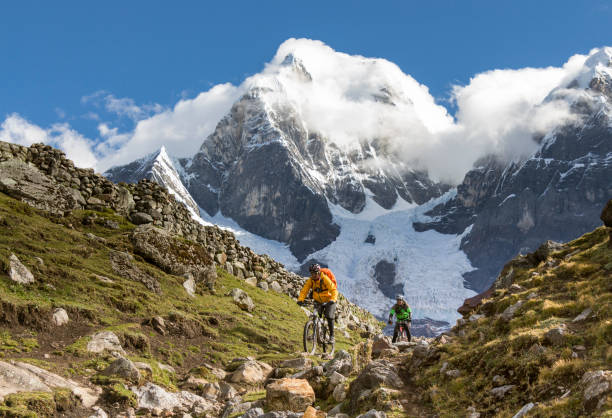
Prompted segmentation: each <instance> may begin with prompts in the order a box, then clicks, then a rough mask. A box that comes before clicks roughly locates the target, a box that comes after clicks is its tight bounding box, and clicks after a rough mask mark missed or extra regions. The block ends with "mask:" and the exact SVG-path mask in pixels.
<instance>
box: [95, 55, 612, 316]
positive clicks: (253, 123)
mask: <svg viewBox="0 0 612 418" xmlns="http://www.w3.org/2000/svg"><path fill="white" fill-rule="evenodd" d="M611 51H612V50H611V49H610V48H602V49H601V50H599V51H597V52H596V53H593V54H592V55H591V56H590V57H589V59H588V60H586V62H585V63H584V66H583V67H582V68H581V71H580V72H578V75H577V76H576V77H574V78H573V79H572V80H567V81H564V83H563V84H561V85H559V86H556V87H555V88H554V89H552V90H551V91H550V93H549V94H548V97H546V98H545V99H544V101H543V102H542V106H544V105H546V103H550V102H563V103H565V104H569V107H570V108H571V115H572V117H571V118H570V119H568V120H567V122H564V123H563V124H561V125H559V126H556V127H555V128H554V129H552V130H549V131H548V132H546V133H545V134H544V135H542V136H541V137H539V138H537V141H538V142H539V145H537V146H536V148H537V151H535V152H534V153H533V154H531V155H529V156H527V157H523V158H517V159H515V160H513V161H511V162H505V161H504V160H503V159H502V158H500V157H498V156H496V155H490V156H487V157H485V158H482V159H481V160H479V162H478V163H477V164H476V166H475V168H474V169H472V170H471V171H469V172H468V173H467V174H466V175H465V178H464V180H463V182H462V183H461V184H460V185H459V186H457V187H456V188H453V189H451V188H450V186H448V185H445V184H443V183H440V182H436V181H434V180H432V179H431V178H430V176H429V175H428V173H427V171H425V170H423V169H422V168H421V166H420V165H419V164H416V163H415V161H412V160H411V159H410V156H409V153H408V154H407V153H406V152H405V151H406V150H400V149H398V143H401V141H397V140H396V138H394V137H393V135H394V133H396V132H398V130H397V129H394V128H393V126H391V127H390V126H387V125H393V124H394V123H398V124H402V123H404V119H409V120H410V124H409V125H408V126H409V127H410V129H414V131H415V135H417V133H418V132H420V131H421V130H424V131H427V132H433V131H435V130H440V129H447V128H448V126H446V124H447V123H448V125H449V126H450V125H452V118H451V117H449V116H448V115H447V113H446V111H445V110H444V109H443V108H442V107H441V106H438V105H436V104H435V103H434V102H433V100H429V99H428V97H430V96H428V94H425V93H426V89H425V88H424V87H423V86H421V85H419V84H418V83H416V81H414V80H413V79H412V78H410V77H409V76H406V75H404V74H403V73H401V72H400V73H401V75H402V77H399V76H398V74H397V72H396V69H395V68H393V66H392V64H390V63H388V62H387V61H384V60H376V59H366V58H363V57H357V58H355V57H351V59H353V60H355V59H356V64H355V62H352V67H351V68H352V72H353V73H351V74H347V76H346V80H345V79H344V78H342V81H343V83H340V84H338V83H337V82H336V83H335V84H333V86H332V87H330V85H331V84H330V83H326V82H325V80H326V76H327V73H326V71H327V72H332V71H337V66H338V65H341V62H340V64H338V62H336V63H334V65H335V67H334V68H332V66H331V65H329V66H326V65H325V63H322V64H321V63H320V62H318V61H316V60H313V59H312V57H311V56H310V54H309V51H306V52H303V51H302V52H303V53H302V55H300V54H298V53H296V52H295V51H289V52H288V51H284V50H283V48H282V47H281V49H280V50H279V53H278V54H277V57H276V58H275V60H274V61H273V63H272V64H271V65H269V67H267V68H266V70H265V71H263V72H262V73H261V74H258V75H256V76H253V77H252V78H251V79H249V83H248V86H249V87H248V89H247V90H246V93H245V94H244V95H243V96H242V97H241V98H240V99H239V100H238V101H237V102H235V103H234V105H233V106H232V108H231V110H230V111H229V112H228V114H227V115H226V116H225V117H223V118H222V119H221V121H219V123H218V125H217V127H216V129H215V130H214V132H213V133H212V134H211V135H209V136H208V137H207V138H206V139H205V140H204V141H203V143H202V145H201V147H200V149H199V151H198V152H197V153H196V154H195V155H194V156H193V157H191V158H182V159H180V160H176V159H174V160H173V159H171V158H169V157H168V156H167V155H165V153H163V157H162V158H161V159H160V155H162V152H160V153H159V155H154V156H149V157H147V158H144V159H141V160H138V161H135V162H134V163H131V164H128V165H126V166H122V167H115V168H113V169H111V170H109V171H108V172H107V173H106V175H107V176H108V177H109V178H111V179H112V180H115V181H136V180H138V179H139V178H142V177H146V176H151V175H155V176H157V177H155V179H156V180H157V181H160V182H161V183H163V184H164V185H166V186H167V187H168V188H169V189H170V190H171V191H173V193H175V194H176V195H178V196H181V198H182V199H184V201H185V202H189V203H188V205H189V206H191V207H194V206H195V207H196V208H199V211H200V214H201V216H202V218H204V219H205V220H207V221H210V222H217V223H224V224H225V225H228V226H230V224H231V226H232V227H233V228H235V229H237V230H242V232H243V233H244V237H245V238H246V237H249V238H248V239H250V243H249V244H248V245H252V246H253V248H254V250H256V251H262V252H270V251H273V252H274V251H278V252H279V254H280V255H281V256H282V257H284V259H285V260H287V262H288V263H289V264H290V265H291V266H295V268H297V267H298V265H299V264H300V263H301V264H302V265H305V264H307V263H309V262H311V261H312V260H317V261H320V262H322V263H325V264H328V265H330V266H332V267H333V269H334V271H335V272H336V275H337V276H338V278H339V283H340V290H341V291H342V292H343V293H344V294H346V295H348V296H349V298H351V299H352V300H353V301H356V302H357V303H359V304H361V305H362V306H365V307H367V308H368V309H370V310H371V311H372V312H374V313H375V314H378V315H381V316H382V315H383V314H384V312H385V310H386V309H387V308H388V307H389V306H390V303H391V299H393V297H394V295H395V294H396V293H403V294H405V295H406V297H407V298H408V300H409V303H410V304H411V306H413V307H414V308H415V313H416V314H415V317H417V318H425V317H427V318H431V319H435V320H442V321H446V322H452V321H453V320H454V319H455V318H457V314H456V312H455V310H456V308H457V307H458V306H459V305H460V304H461V302H462V300H463V299H464V298H466V297H470V296H472V295H474V294H475V291H480V290H482V289H483V288H486V287H487V286H488V285H489V284H490V283H491V282H492V281H493V280H494V279H495V276H496V275H497V273H498V272H499V270H500V268H501V263H503V262H504V261H506V260H508V259H510V258H512V257H513V256H514V255H515V254H516V253H517V252H518V251H526V250H532V249H534V248H535V247H537V246H538V245H539V244H540V243H541V242H542V241H544V240H546V239H556V240H568V239H572V238H574V237H577V236H579V235H580V234H582V233H584V232H585V231H589V230H592V229H593V227H594V226H596V225H594V224H593V220H595V219H597V218H598V216H594V215H593V214H594V213H595V212H596V211H599V210H600V209H601V207H602V203H603V202H605V201H606V200H607V199H609V198H610V196H612V181H610V179H611V178H612V157H611V155H612V154H611V152H612V148H611V147H612V131H611V128H610V126H611V122H610V120H611V119H610V115H611V112H610V109H611V106H610V101H611V100H612V98H611V97H612V94H611V92H612V88H611V86H612V83H611V80H612V78H611V77H610V56H611V55H612V54H611ZM347 57H348V56H347ZM343 59H348V58H345V57H343V56H342V57H340V58H338V60H339V61H342V60H343ZM315 61H316V63H317V65H315V64H313V62H315ZM328 67H329V68H328ZM397 71H399V70H397ZM351 77H352V78H351ZM336 78H337V77H336ZM336 81H337V80H336ZM330 90H333V91H330ZM336 90H337V91H336ZM326 95H330V97H331V96H333V100H335V101H336V102H338V101H341V103H342V108H338V111H337V114H333V115H331V114H330V112H332V110H330V109H329V108H326V109H325V112H321V111H318V109H317V107H316V106H313V105H312V102H313V101H317V100H318V99H317V98H318V97H319V96H321V97H326ZM305 98H306V99H305ZM315 99H317V100H315ZM330 101H332V99H330ZM323 102H325V101H324V100H323V101H317V103H323ZM364 103H367V105H368V106H367V109H368V112H369V111H372V110H373V111H375V112H373V113H374V114H370V113H368V112H364V111H363V109H362V108H361V106H362V105H363V104H364ZM347 109H348V110H347ZM396 111H397V114H396V113H395V112H396ZM351 112H353V113H351ZM376 112H384V113H385V115H386V116H387V117H386V119H385V121H387V122H388V121H389V120H391V121H394V120H395V118H396V117H397V121H395V122H392V123H389V124H379V125H377V124H376V123H371V122H372V121H371V120H370V121H369V123H368V124H367V125H363V124H361V123H360V118H372V117H373V118H376ZM332 113H333V112H332ZM346 115H349V116H350V115H354V120H353V119H351V118H350V117H348V119H347V117H345V116H346ZM389 115H391V116H390V117H389ZM336 124H343V125H344V126H343V130H341V131H340V130H335V129H334V126H335V125H336ZM353 125H354V126H353ZM372 126H375V127H376V126H378V128H376V129H378V130H374V131H371V127H372ZM404 128H405V126H404ZM404 131H405V129H404ZM346 132H349V133H351V134H352V135H354V137H355V138H359V140H358V141H354V140H353V141H345V140H343V137H342V135H344V134H345V133H346ZM400 151H401V152H400ZM158 159H159V160H160V162H159V163H158V164H157V165H156V162H157V160H158ZM155 167H158V168H157V169H156V168H155ZM162 167H163V169H161V168H162ZM153 173H156V174H153ZM192 204H193V206H192ZM254 237H255V238H254ZM256 237H260V238H256ZM262 238H264V239H262ZM284 245H286V246H287V247H284ZM258 246H260V247H258ZM289 251H290V254H289V256H288V255H287V252H289ZM281 253H282V254H281ZM272 255H273V256H274V254H272ZM293 257H295V258H293Z"/></svg>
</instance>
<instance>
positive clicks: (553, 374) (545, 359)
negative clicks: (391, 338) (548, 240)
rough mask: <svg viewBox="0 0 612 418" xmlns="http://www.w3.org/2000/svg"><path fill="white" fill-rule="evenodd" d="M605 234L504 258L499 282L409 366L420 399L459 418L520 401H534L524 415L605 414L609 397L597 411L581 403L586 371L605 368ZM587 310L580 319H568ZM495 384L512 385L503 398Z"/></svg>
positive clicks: (609, 321)
mask: <svg viewBox="0 0 612 418" xmlns="http://www.w3.org/2000/svg"><path fill="white" fill-rule="evenodd" d="M608 240H609V239H608V233H607V231H606V230H605V228H599V229H597V230H595V231H594V232H592V233H589V234H586V235H584V236H583V237H581V238H579V239H577V240H575V241H573V242H570V243H568V244H565V245H563V246H561V247H560V248H558V249H556V250H553V251H552V252H551V253H550V254H549V255H548V257H542V258H545V259H544V260H541V261H540V262H539V263H538V264H537V265H535V263H534V262H530V261H529V260H530V257H522V258H520V259H517V260H515V261H513V262H511V263H509V264H508V265H507V266H506V268H505V269H504V271H503V272H502V274H501V275H500V277H501V278H503V277H505V278H506V282H507V283H506V285H505V286H500V288H499V289H497V290H495V291H494V292H493V294H492V296H491V297H490V298H489V299H485V300H484V301H483V303H482V304H481V305H480V306H479V307H478V308H477V309H476V310H475V311H473V312H471V313H470V314H468V315H467V316H466V319H465V320H464V321H461V322H464V324H463V325H459V326H457V327H455V328H454V329H453V332H452V333H451V338H450V342H448V343H445V344H444V343H441V344H439V345H437V349H435V350H433V352H432V353H430V354H431V357H433V358H432V359H430V360H431V361H429V362H428V361H425V362H424V363H425V365H420V366H415V367H414V368H413V369H412V371H411V374H412V379H413V381H414V382H415V384H416V385H417V386H418V387H419V388H420V390H422V391H423V401H424V402H425V403H426V404H428V405H429V406H431V407H432V408H433V409H434V410H435V411H437V412H438V413H439V414H440V415H441V416H448V417H451V416H465V414H467V412H468V411H469V410H468V408H470V407H472V408H474V410H475V411H478V412H479V413H481V414H484V415H483V416H500V417H511V416H513V415H514V414H515V413H516V412H517V411H518V410H519V409H521V407H522V406H523V405H525V404H527V403H529V402H533V403H535V404H536V405H535V407H534V408H533V409H532V410H531V412H530V415H529V416H539V417H560V416H563V417H572V416H573V417H577V416H589V415H590V414H595V415H599V414H600V413H602V411H606V410H608V414H612V412H611V411H612V403H611V402H610V400H608V401H607V403H605V404H604V405H599V408H598V409H597V410H595V408H596V407H597V405H592V404H588V402H585V398H584V395H583V392H584V390H585V385H584V384H582V383H581V379H582V377H583V375H584V374H585V372H587V371H594V370H610V368H611V365H612V248H611V247H610V246H609V245H608ZM510 282H511V283H512V284H510ZM517 303H519V304H518V305H516V304H517ZM511 306H514V307H515V308H516V311H515V313H514V315H511V313H510V311H511V310H512V309H510V310H507V309H508V308H509V307H511ZM587 309H590V310H592V313H591V314H590V315H588V317H587V318H586V319H584V320H576V321H574V318H576V317H577V316H578V315H580V314H581V313H582V312H584V311H585V310H587ZM504 312H506V314H505V315H504ZM587 312H588V311H587ZM504 316H505V318H504ZM553 329H561V330H562V331H560V332H559V331H554V330H553ZM551 330H553V331H551ZM503 385H514V386H513V387H512V388H510V389H509V390H508V392H507V393H506V394H505V395H503V396H499V395H498V396H496V395H495V393H494V392H495V391H494V392H491V390H492V389H493V388H496V387H501V386H503ZM532 414H533V415H532ZM606 416H610V415H606Z"/></svg>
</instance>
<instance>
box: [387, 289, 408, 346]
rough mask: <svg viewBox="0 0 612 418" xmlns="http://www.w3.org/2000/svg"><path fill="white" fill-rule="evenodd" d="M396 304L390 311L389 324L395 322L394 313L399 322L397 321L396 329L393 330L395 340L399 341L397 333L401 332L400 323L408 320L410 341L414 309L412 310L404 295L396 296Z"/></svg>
mask: <svg viewBox="0 0 612 418" xmlns="http://www.w3.org/2000/svg"><path fill="white" fill-rule="evenodd" d="M395 300H396V302H395V305H393V307H392V308H391V312H390V313H389V324H392V323H393V315H395V317H396V318H397V322H396V323H395V329H394V330H393V342H395V341H397V334H398V333H399V323H400V322H407V323H408V324H407V326H406V333H407V334H408V341H410V339H411V336H410V322H411V321H412V311H411V310H410V306H408V303H407V302H406V300H405V299H404V296H403V295H397V296H396V298H395Z"/></svg>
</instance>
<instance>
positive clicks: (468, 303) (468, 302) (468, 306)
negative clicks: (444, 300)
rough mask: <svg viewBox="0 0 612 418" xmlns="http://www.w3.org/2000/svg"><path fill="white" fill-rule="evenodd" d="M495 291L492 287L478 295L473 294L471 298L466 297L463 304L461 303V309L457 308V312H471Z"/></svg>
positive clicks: (464, 313)
mask: <svg viewBox="0 0 612 418" xmlns="http://www.w3.org/2000/svg"><path fill="white" fill-rule="evenodd" d="M493 291H494V288H493V287H491V288H489V289H488V290H486V291H484V292H482V293H479V294H478V295H476V296H472V297H471V298H467V299H465V300H464V301H463V305H461V306H460V307H459V309H457V312H459V313H460V314H461V315H467V314H469V313H470V312H472V311H473V310H474V309H476V308H477V307H478V306H480V304H481V303H482V300H483V299H487V298H490V297H491V295H493Z"/></svg>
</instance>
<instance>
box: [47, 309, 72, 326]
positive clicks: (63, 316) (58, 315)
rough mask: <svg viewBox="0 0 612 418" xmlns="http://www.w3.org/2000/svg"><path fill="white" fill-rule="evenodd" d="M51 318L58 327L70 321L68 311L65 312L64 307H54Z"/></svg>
mask: <svg viewBox="0 0 612 418" xmlns="http://www.w3.org/2000/svg"><path fill="white" fill-rule="evenodd" d="M51 320H52V321H53V324H55V325H56V326H58V327H60V326H62V325H64V324H67V323H68V322H69V321H70V319H69V318H68V312H66V310H65V309H64V308H55V310H54V311H53V317H52V318H51Z"/></svg>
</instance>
